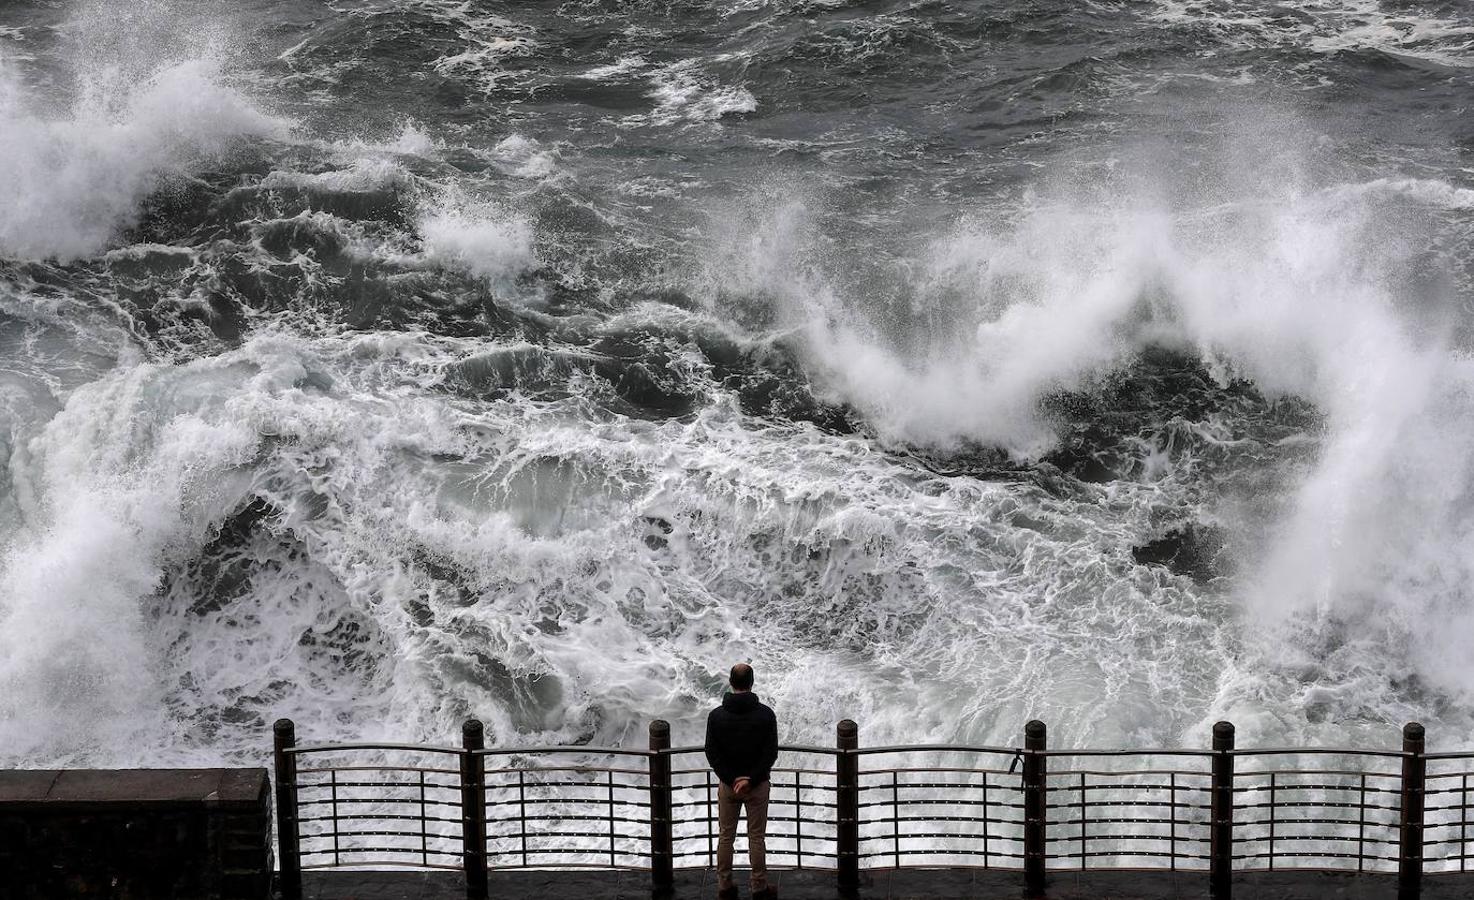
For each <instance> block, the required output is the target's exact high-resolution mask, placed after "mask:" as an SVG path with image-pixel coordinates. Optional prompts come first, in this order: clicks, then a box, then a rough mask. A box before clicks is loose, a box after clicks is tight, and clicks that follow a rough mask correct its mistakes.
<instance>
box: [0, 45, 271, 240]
mask: <svg viewBox="0 0 1474 900" xmlns="http://www.w3.org/2000/svg"><path fill="white" fill-rule="evenodd" d="M285 128H286V126H285V125H284V123H282V122H281V121H279V120H277V119H274V118H272V117H270V116H267V115H265V114H263V113H261V112H260V111H259V110H257V109H256V108H255V107H254V106H252V105H251V103H250V102H249V101H248V100H247V99H246V98H245V97H243V96H242V95H240V94H238V93H236V92H235V91H233V90H231V89H230V88H229V87H226V86H225V85H224V84H223V83H222V82H221V80H220V77H219V72H218V69H217V68H216V66H214V65H213V64H212V63H209V62H206V61H198V60H197V61H190V62H184V63H179V64H176V65H172V66H169V67H167V68H165V69H163V70H161V71H158V72H155V73H153V74H152V75H150V76H149V77H148V78H147V79H146V80H144V81H142V82H132V81H129V80H127V79H126V78H123V77H122V76H109V75H102V76H96V77H94V78H92V79H91V80H90V83H89V85H88V90H87V91H86V92H84V93H83V94H82V95H81V97H80V98H79V99H78V100H77V101H76V102H75V103H74V104H73V105H72V106H71V108H70V109H67V110H65V111H61V112H53V111H51V110H50V109H48V108H47V104H46V103H45V102H44V101H40V100H38V99H36V98H34V97H31V96H28V95H27V93H26V92H25V90H24V88H23V87H22V86H21V85H20V84H19V83H18V81H17V80H16V79H15V78H14V77H13V76H7V75H5V74H4V73H3V72H0V156H3V157H4V159H5V160H6V166H5V171H4V174H3V176H0V254H3V255H5V256H11V257H23V258H45V257H59V258H62V259H68V258H73V257H78V256H86V255H89V254H92V253H96V252H97V251H98V250H100V249H102V248H103V247H105V246H106V245H107V243H108V242H109V241H110V240H111V239H112V238H113V237H114V236H115V235H116V234H117V232H118V230H119V229H121V228H124V227H126V226H127V225H129V224H131V223H132V222H133V220H134V219H135V217H136V216H137V215H138V210H139V205H140V204H141V203H142V201H143V200H144V198H145V197H147V196H148V194H150V193H151V192H152V191H154V190H155V189H156V188H158V187H159V186H160V185H161V184H162V183H164V182H165V180H166V179H168V178H170V177H176V176H187V175H188V174H190V173H191V172H192V171H194V170H195V169H196V168H197V167H199V166H201V165H204V164H207V163H208V162H209V161H210V160H211V159H212V158H214V157H217V156H219V155H222V154H228V153H231V152H233V151H234V150H236V149H237V148H238V146H239V144H240V141H241V140H242V139H249V138H255V137H268V136H274V135H281V134H283V133H284V131H285Z"/></svg>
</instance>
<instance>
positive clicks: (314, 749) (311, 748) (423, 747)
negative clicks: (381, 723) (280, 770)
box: [286, 741, 466, 756]
mask: <svg viewBox="0 0 1474 900" xmlns="http://www.w3.org/2000/svg"><path fill="white" fill-rule="evenodd" d="M338 750H412V751H415V752H423V753H446V754H449V755H451V756H460V755H461V754H462V753H464V752H466V751H464V750H462V749H461V748H460V747H440V746H437V745H435V744H374V743H369V742H366V741H348V742H346V743H342V744H303V745H301V746H298V747H288V748H286V752H287V753H290V754H292V755H294V756H303V755H306V754H308V753H332V752H335V751H338Z"/></svg>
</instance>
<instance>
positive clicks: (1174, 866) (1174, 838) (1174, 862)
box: [1167, 772, 1177, 872]
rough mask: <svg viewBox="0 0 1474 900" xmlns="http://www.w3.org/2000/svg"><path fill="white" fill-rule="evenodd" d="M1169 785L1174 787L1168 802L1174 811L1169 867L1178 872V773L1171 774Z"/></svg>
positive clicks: (1169, 845)
mask: <svg viewBox="0 0 1474 900" xmlns="http://www.w3.org/2000/svg"><path fill="white" fill-rule="evenodd" d="M1168 783H1169V784H1170V785H1171V787H1172V793H1171V794H1170V795H1169V798H1168V800H1167V805H1168V807H1169V808H1170V809H1171V810H1172V839H1171V842H1170V843H1169V844H1168V847H1169V848H1170V850H1169V853H1170V854H1171V857H1172V861H1171V863H1170V864H1169V865H1170V866H1171V869H1172V871H1173V872H1176V871H1177V773H1176V772H1173V773H1171V778H1170V781H1169V782H1168Z"/></svg>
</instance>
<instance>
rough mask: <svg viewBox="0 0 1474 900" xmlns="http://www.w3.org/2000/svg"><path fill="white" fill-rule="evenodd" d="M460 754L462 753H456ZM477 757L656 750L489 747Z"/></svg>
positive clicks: (622, 753)
mask: <svg viewBox="0 0 1474 900" xmlns="http://www.w3.org/2000/svg"><path fill="white" fill-rule="evenodd" d="M456 752H460V751H456ZM472 752H473V753H475V754H476V755H477V756H516V755H518V754H528V753H597V754H601V755H606V756H638V757H642V758H643V757H650V756H654V755H655V751H654V750H635V749H632V748H629V747H595V746H592V745H588V744H556V745H553V746H551V747H487V748H485V749H482V750H473V751H472Z"/></svg>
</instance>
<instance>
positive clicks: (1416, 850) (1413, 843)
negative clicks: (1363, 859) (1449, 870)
mask: <svg viewBox="0 0 1474 900" xmlns="http://www.w3.org/2000/svg"><path fill="white" fill-rule="evenodd" d="M1423 750H1424V743H1423V726H1422V725H1419V724H1418V723H1417V722H1409V723H1407V724H1406V725H1404V726H1402V752H1403V753H1405V754H1407V755H1406V756H1404V757H1403V758H1402V822H1401V825H1402V827H1401V828H1400V829H1399V830H1398V845H1399V846H1398V853H1397V897H1398V900H1413V898H1415V897H1417V896H1418V893H1419V891H1421V890H1422V887H1423V884H1422V882H1423V804H1424V788H1425V787H1426V784H1427V774H1428V760H1427V759H1426V758H1425V757H1424V756H1423Z"/></svg>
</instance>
